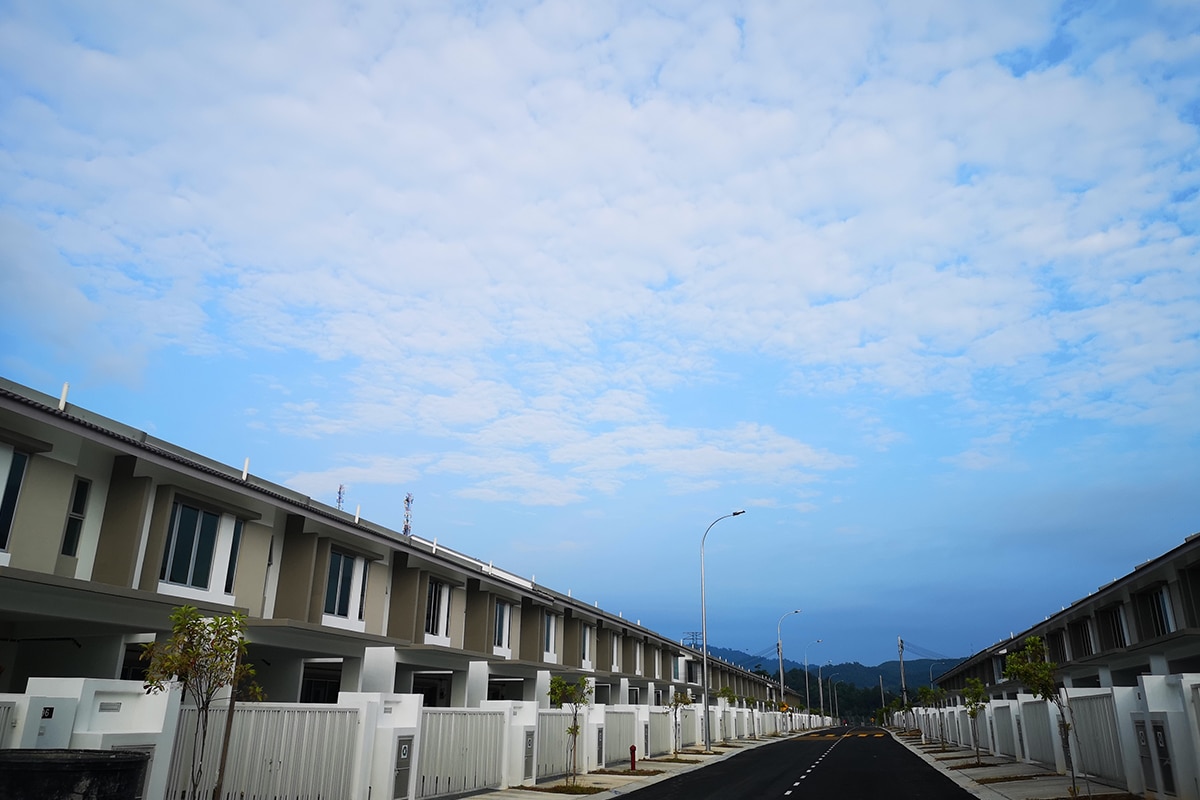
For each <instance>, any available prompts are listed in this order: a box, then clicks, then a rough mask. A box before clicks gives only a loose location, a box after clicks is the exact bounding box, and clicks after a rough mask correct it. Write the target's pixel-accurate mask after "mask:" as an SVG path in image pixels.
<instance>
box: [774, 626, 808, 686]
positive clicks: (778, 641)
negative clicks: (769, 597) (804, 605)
mask: <svg viewBox="0 0 1200 800" xmlns="http://www.w3.org/2000/svg"><path fill="white" fill-rule="evenodd" d="M801 611H803V609H799V608H797V609H796V610H795V611H789V612H787V613H786V614H784V615H783V616H782V617H780V618H779V622H778V623H777V624H776V625H775V652H776V653H778V654H779V702H780V703H782V702H783V621H784V620H785V619H787V618H788V617H790V616H791V615H792V614H799V613H801Z"/></svg>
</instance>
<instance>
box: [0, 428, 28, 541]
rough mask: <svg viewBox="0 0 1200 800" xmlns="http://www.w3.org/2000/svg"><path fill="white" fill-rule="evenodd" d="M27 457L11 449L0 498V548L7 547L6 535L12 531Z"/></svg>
mask: <svg viewBox="0 0 1200 800" xmlns="http://www.w3.org/2000/svg"><path fill="white" fill-rule="evenodd" d="M28 460H29V457H28V456H27V455H25V454H24V453H20V452H17V451H15V450H14V451H13V454H12V464H11V465H10V466H9V468H8V479H7V480H6V481H5V482H4V497H3V499H0V550H6V549H8V535H9V533H10V532H11V531H12V523H13V516H14V515H15V514H16V512H17V496H18V495H19V494H20V493H21V481H22V480H23V479H24V478H25V464H26V462H27V461H28Z"/></svg>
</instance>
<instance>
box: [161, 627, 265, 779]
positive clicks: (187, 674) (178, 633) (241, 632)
mask: <svg viewBox="0 0 1200 800" xmlns="http://www.w3.org/2000/svg"><path fill="white" fill-rule="evenodd" d="M245 632H246V618H245V616H244V615H242V614H241V613H240V612H238V611H234V612H233V613H231V614H230V615H228V616H216V617H204V616H201V614H200V611H199V610H198V609H196V608H195V607H193V606H181V607H179V608H176V609H175V610H173V611H172V612H171V636H170V638H168V639H166V640H164V641H155V642H151V643H149V644H147V645H145V646H144V647H143V649H142V660H144V661H149V662H150V665H149V667H148V668H147V669H146V684H145V688H146V693H147V694H151V693H154V692H161V691H164V690H166V689H167V688H169V687H170V686H171V685H179V686H180V687H181V688H182V690H183V695H184V699H185V700H188V699H190V700H191V701H192V703H194V704H195V706H196V728H195V730H194V731H193V736H192V760H191V766H190V769H189V772H188V778H189V781H190V782H191V793H190V794H189V797H191V798H193V800H197V798H198V797H199V795H198V793H199V791H200V783H201V781H202V780H203V779H204V770H205V764H204V753H205V745H206V743H207V741H208V720H209V712H210V711H211V709H212V704H213V701H214V700H216V697H217V695H218V694H219V693H220V692H221V690H223V689H225V688H226V687H230V688H231V699H230V706H231V707H230V709H229V714H228V717H227V719H226V725H225V734H224V741H223V742H222V747H221V755H220V759H219V761H218V764H217V784H216V787H215V788H214V790H213V796H214V797H216V796H217V794H218V793H219V792H220V791H221V785H222V783H223V780H224V774H225V760H226V756H227V754H228V748H229V733H230V723H231V722H232V717H233V709H232V705H233V697H234V696H236V693H237V691H238V687H239V686H241V687H242V691H244V692H245V693H246V695H247V696H248V697H249V698H250V699H253V700H261V699H262V696H263V695H262V690H261V689H260V688H259V687H258V686H257V684H253V683H250V681H251V679H252V678H253V677H254V667H253V666H251V665H250V664H248V663H246V661H245V655H246V637H245ZM243 684H246V685H245V686H243Z"/></svg>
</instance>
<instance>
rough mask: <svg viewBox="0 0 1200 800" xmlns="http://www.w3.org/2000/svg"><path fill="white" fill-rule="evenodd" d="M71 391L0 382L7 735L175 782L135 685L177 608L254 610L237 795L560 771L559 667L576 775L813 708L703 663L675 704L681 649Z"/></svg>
mask: <svg viewBox="0 0 1200 800" xmlns="http://www.w3.org/2000/svg"><path fill="white" fill-rule="evenodd" d="M67 400H68V398H67V390H66V387H65V386H64V389H63V394H62V396H61V397H53V396H50V395H46V394H42V393H40V392H37V391H35V390H33V389H30V388H27V387H24V386H21V385H18V384H16V383H13V382H10V381H7V380H3V379H0V487H2V488H3V497H2V499H0V748H6V747H7V748H12V747H38V748H43V747H50V748H54V747H101V748H106V747H127V748H135V749H145V750H151V751H153V755H152V760H151V768H150V770H149V772H148V776H147V783H146V785H145V792H146V794H145V796H147V797H153V798H158V797H162V796H164V795H168V794H170V793H171V792H172V791H174V790H173V789H170V788H168V787H169V786H174V785H175V784H174V783H172V782H173V781H176V780H177V778H178V775H179V774H180V773H181V771H183V770H184V769H185V768H186V765H184V764H182V763H181V762H180V759H182V758H184V757H185V756H183V755H181V754H182V753H185V752H186V751H187V747H186V746H185V745H186V744H187V743H186V741H185V740H186V738H187V735H188V734H187V731H188V730H189V729H190V728H189V726H188V725H187V724H184V723H185V722H186V720H187V715H188V714H190V713H194V711H192V710H190V709H186V708H183V709H181V708H180V707H179V706H180V700H179V697H178V693H177V692H176V693H171V694H168V695H151V696H147V695H145V693H144V692H143V691H142V683H141V677H142V670H143V667H144V663H143V662H142V661H141V660H140V656H141V652H142V648H143V645H144V644H145V643H147V642H149V641H153V640H155V639H156V637H162V636H164V635H165V634H166V633H167V632H168V631H169V629H170V622H169V614H170V612H171V611H172V609H173V608H175V607H178V606H180V605H184V604H187V605H193V606H196V607H198V608H200V609H201V610H202V611H203V612H205V613H212V614H221V613H228V612H229V611H231V610H233V609H239V610H241V611H242V612H243V613H245V614H246V616H247V618H248V634H247V638H248V641H249V646H248V651H249V656H248V658H249V660H250V661H251V662H252V663H253V664H254V665H255V668H256V671H257V676H256V679H257V681H258V683H259V684H260V685H261V686H262V687H263V689H264V690H265V692H266V694H267V696H268V699H269V701H270V702H268V703H264V704H246V705H245V706H244V707H243V708H242V709H241V710H239V711H238V712H236V713H237V714H238V715H239V716H238V722H237V725H238V726H239V727H238V731H237V732H235V737H236V736H240V737H242V738H241V739H239V740H238V742H240V744H237V745H235V747H234V748H233V753H234V756H233V757H234V760H235V762H237V763H236V764H235V765H234V768H233V769H232V773H233V783H232V784H227V788H228V789H229V796H234V797H236V796H244V797H247V798H250V797H254V796H264V797H265V796H268V795H271V796H277V797H285V796H289V792H294V793H295V794H299V793H302V792H307V793H309V794H312V792H311V788H312V786H314V785H318V784H319V785H320V786H322V787H327V788H325V789H323V790H322V791H321V792H318V794H320V795H321V796H323V797H355V798H358V797H368V796H376V797H377V796H381V793H384V792H386V795H384V796H387V797H409V796H413V797H432V796H439V795H447V794H454V793H463V792H467V791H473V790H478V789H481V788H488V787H492V786H504V785H513V784H521V783H530V782H532V781H535V780H537V779H538V778H542V777H546V776H548V775H553V774H559V773H561V772H562V771H565V769H566V768H567V767H566V764H565V763H564V762H563V756H562V753H563V751H564V747H563V737H564V736H565V727H566V726H565V725H564V724H563V722H562V718H561V716H560V715H561V714H562V713H563V712H561V711H557V710H555V709H551V708H549V698H548V691H549V686H550V679H551V676H552V675H561V676H563V677H567V678H569V679H572V680H574V679H577V678H578V677H579V676H585V677H586V678H587V680H588V681H589V682H590V684H591V685H592V687H593V690H594V695H593V707H592V708H590V709H587V710H586V711H585V716H586V725H585V726H584V734H583V736H582V742H581V744H580V747H579V749H580V764H581V766H582V767H583V768H584V769H588V768H592V767H596V766H602V765H603V764H605V763H607V762H610V761H612V760H614V759H617V758H622V757H627V756H628V746H629V745H635V746H637V747H638V751H639V752H641V753H643V754H645V753H647V752H648V753H649V754H651V755H653V754H654V753H655V752H656V751H657V752H666V751H669V750H671V749H674V748H676V747H679V746H686V745H688V744H694V743H695V742H697V741H703V737H702V732H703V726H705V725H708V726H709V728H710V730H711V732H712V738H713V739H714V740H720V739H731V738H737V737H743V736H745V737H749V736H762V735H771V734H776V733H780V732H785V731H788V730H792V729H795V728H797V727H805V726H809V725H812V724H816V723H817V722H820V721H819V720H814V719H810V718H809V717H807V716H804V715H799V714H795V713H781V712H779V711H777V710H775V709H776V708H777V707H778V703H779V700H780V698H779V696H778V687H777V685H776V684H774V683H773V682H772V681H771V680H769V679H767V678H764V677H762V676H760V675H758V674H755V673H752V672H749V671H747V670H745V669H742V668H740V667H737V666H734V665H731V664H728V663H724V662H721V661H717V660H710V707H709V710H708V713H707V714H702V713H700V710H699V707H698V704H697V705H695V706H691V707H685V708H684V709H683V710H682V713H680V714H678V715H672V714H669V713H668V712H667V710H666V707H667V705H668V704H669V703H670V701H671V699H672V697H674V695H675V693H677V692H684V693H687V694H690V695H691V696H693V697H697V696H698V695H699V690H700V686H701V674H700V671H701V660H702V659H701V653H700V652H699V651H697V650H696V649H694V648H692V647H689V646H686V645H685V644H683V643H681V642H679V641H676V640H674V639H671V638H667V637H665V636H663V635H660V634H658V633H655V632H654V631H651V630H648V629H647V628H645V627H643V626H641V625H640V624H638V623H637V622H635V621H632V620H629V619H625V618H623V617H622V616H621V615H614V614H611V613H608V612H606V611H604V610H603V609H600V608H598V607H596V605H594V604H588V603H586V602H582V601H580V600H579V599H577V598H573V597H571V596H570V594H563V593H561V592H558V591H555V590H553V589H551V588H549V587H545V586H540V585H537V584H535V583H534V582H533V581H532V580H527V579H525V578H523V577H520V576H518V575H515V574H512V573H510V572H507V571H505V570H503V569H501V568H499V567H497V566H495V565H493V564H491V563H485V562H483V561H480V560H478V559H474V558H471V557H469V556H467V555H464V554H461V553H457V552H454V551H452V550H449V549H447V548H445V547H443V546H439V544H438V543H437V540H436V539H424V538H421V537H418V536H415V535H411V534H406V533H404V532H397V531H394V530H390V529H388V528H385V527H383V526H380V525H377V524H374V523H371V522H369V521H368V520H366V519H363V518H360V517H359V516H358V515H357V514H350V513H346V512H345V511H342V510H340V509H338V508H335V507H332V506H328V505H324V504H322V503H319V502H316V501H314V500H312V499H311V498H309V497H305V496H302V495H300V494H298V493H296V492H294V491H291V490H289V489H287V488H286V487H283V486H281V485H277V484H274V483H271V482H269V481H265V480H262V479H260V478H258V477H256V476H255V475H253V474H252V473H250V472H249V469H248V463H247V464H246V465H243V467H242V468H240V469H239V468H236V467H230V466H226V465H223V464H220V463H217V462H215V461H212V460H209V459H207V458H205V457H203V456H201V455H199V454H196V453H192V452H188V451H186V450H184V449H182V448H179V447H176V446H173V445H171V444H169V443H167V442H165V441H161V440H158V439H156V438H154V437H152V436H150V435H148V434H147V433H145V432H143V431H140V430H136V429H133V428H130V427H128V426H125V425H123V424H121V423H119V422H116V421H114V420H111V419H106V418H104V417H101V416H99V415H97V414H94V413H91V412H89V411H87V410H86V409H83V408H80V407H78V406H76V405H73V404H71V403H68V402H67ZM718 693H720V694H721V695H723V697H721V699H717V695H718ZM668 719H670V720H671V721H670V722H668V721H667V720H668ZM180 720H183V721H184V723H181V722H180ZM315 720H319V722H317V721H315ZM255 726H259V727H255ZM297 730H299V731H301V732H302V736H307V737H312V736H316V737H317V739H316V740H311V741H310V740H305V743H303V744H302V745H301V744H296V742H297V741H299V740H298V739H296V736H300V735H301V734H297V733H296V732H295V731H297ZM314 731H316V733H314ZM606 733H607V737H606V736H605V734H606ZM289 737H290V738H289ZM322 737H323V738H322ZM276 739H277V740H279V742H284V740H286V741H287V742H291V743H292V744H290V745H289V744H281V743H278V742H277V743H273V740H276ZM277 745H278V746H277ZM272 747H276V749H275V750H270V748H272ZM262 748H267V749H268V750H270V752H267V750H263V751H262V752H259V750H262ZM279 748H283V749H282V750H280V749H279ZM289 748H290V749H289ZM305 748H307V749H305ZM168 754H170V755H168ZM285 757H288V758H293V759H295V760H296V762H297V765H295V766H289V767H288V768H287V769H284V768H282V767H281V766H280V765H281V764H282V763H283V761H282V760H281V759H283V758H285ZM256 759H257V760H256ZM467 762H470V764H469V765H468V766H464V765H465V764H467ZM468 771H469V772H470V773H471V774H470V775H469V776H468V775H466V773H467V772H468ZM285 773H286V774H285ZM310 773H311V774H310ZM459 773H462V774H459ZM239 775H241V776H242V777H240V778H239V777H238V776H239ZM239 780H241V781H242V783H241V784H238V781H239ZM271 781H275V783H273V784H271V785H269V786H268V785H267V784H268V783H270V782H271ZM288 781H290V782H291V784H289V786H291V785H294V784H297V782H299V783H300V784H302V785H301V786H300V788H298V789H296V788H287V787H284V786H283V783H287V782H288ZM281 782H282V783H281ZM252 784H253V785H252ZM171 796H178V794H173V795H171Z"/></svg>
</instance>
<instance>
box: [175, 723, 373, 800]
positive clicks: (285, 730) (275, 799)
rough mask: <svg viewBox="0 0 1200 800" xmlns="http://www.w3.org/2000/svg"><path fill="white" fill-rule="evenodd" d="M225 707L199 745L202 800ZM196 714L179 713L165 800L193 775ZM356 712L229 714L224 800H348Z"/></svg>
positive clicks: (184, 788)
mask: <svg viewBox="0 0 1200 800" xmlns="http://www.w3.org/2000/svg"><path fill="white" fill-rule="evenodd" d="M226 713H227V711H226V709H224V708H222V709H213V710H212V711H210V712H209V718H208V739H207V741H206V743H205V747H204V753H203V758H204V762H203V763H204V764H205V769H204V775H203V777H202V779H201V783H200V787H199V788H200V796H202V797H211V796H212V791H213V788H214V787H215V786H216V782H217V771H218V770H217V763H218V761H219V759H220V755H221V736H222V733H223V732H224V730H225V715H226ZM197 720H198V712H197V711H196V709H194V708H185V709H183V710H182V711H181V712H180V716H179V730H178V733H177V734H176V736H175V747H174V749H173V751H172V753H171V769H170V775H169V777H168V779H167V791H166V797H169V798H174V797H181V796H184V795H186V794H187V793H188V792H190V791H191V779H190V777H189V776H190V771H191V766H192V751H193V744H195V741H196V735H195V734H196V722H197ZM357 727H358V710H357V709H354V708H337V707H333V708H331V707H329V706H324V705H323V706H317V707H314V706H297V705H294V704H291V703H288V704H283V703H275V704H270V703H244V704H239V705H238V706H237V708H236V709H235V710H234V712H233V729H232V731H231V733H230V739H229V758H228V762H227V764H226V766H225V784H224V787H223V793H222V797H221V800H234V799H235V798H236V799H237V800H267V799H268V798H270V800H291V799H294V798H309V797H322V798H325V797H329V798H333V797H345V796H347V795H348V794H349V792H350V778H351V775H350V770H351V768H352V766H353V764H354V747H355V744H356V742H357V741H358V731H357Z"/></svg>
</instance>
